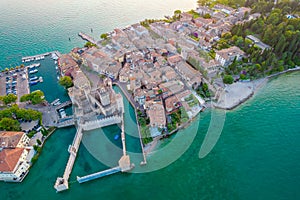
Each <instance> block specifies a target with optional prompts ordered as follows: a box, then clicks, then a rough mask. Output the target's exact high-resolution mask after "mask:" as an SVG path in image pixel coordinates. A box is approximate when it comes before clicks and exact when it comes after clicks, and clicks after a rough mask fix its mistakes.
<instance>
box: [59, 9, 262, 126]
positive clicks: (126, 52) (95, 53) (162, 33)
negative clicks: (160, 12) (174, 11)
mask: <svg viewBox="0 0 300 200" xmlns="http://www.w3.org/2000/svg"><path fill="white" fill-rule="evenodd" d="M195 12H197V13H198V14H199V16H200V17H197V18H194V16H193V15H192V14H189V13H181V14H180V19H179V20H177V21H175V22H172V23H167V22H165V21H163V20H162V21H157V22H154V23H151V24H149V27H147V28H146V27H144V26H142V25H141V24H133V25H131V26H127V27H125V28H116V29H114V30H113V31H112V32H110V33H108V37H107V39H104V40H101V41H99V42H97V47H92V48H83V49H78V48H75V49H73V50H72V52H71V53H70V54H67V55H63V56H62V57H61V58H60V59H59V66H60V70H61V73H62V74H63V75H68V76H71V77H72V78H73V79H74V80H75V81H74V83H75V84H74V87H73V88H71V89H70V90H69V94H70V97H71V99H72V101H73V102H75V105H77V107H76V108H77V109H78V113H83V115H85V114H86V113H84V112H92V111H95V110H97V109H98V110H100V111H101V112H102V113H103V110H105V109H103V108H104V107H105V106H106V104H108V103H115V104H111V105H114V106H112V107H113V108H115V107H117V105H118V101H119V100H118V99H119V97H118V96H116V95H114V97H109V98H108V96H109V95H110V94H111V93H113V91H112V89H111V86H109V84H110V83H109V84H108V85H107V83H104V85H105V84H106V86H99V87H98V88H97V89H94V90H92V89H91V86H89V85H86V83H88V82H89V81H88V80H87V78H86V77H85V78H84V77H83V76H84V74H83V73H82V72H80V73H79V71H80V69H79V67H78V64H82V65H83V66H84V67H86V68H87V69H89V70H92V71H94V72H97V73H98V74H99V75H105V76H106V77H108V78H110V80H111V81H112V82H117V83H120V84H121V85H125V88H126V89H127V90H128V91H129V92H130V94H132V98H133V101H134V103H136V106H137V107H140V108H142V109H144V110H145V111H146V113H147V116H149V118H150V125H151V126H153V127H160V128H163V127H166V124H167V122H168V120H167V119H168V114H170V113H172V112H174V111H176V110H178V109H179V108H180V107H184V109H185V110H186V111H187V113H188V115H189V117H192V116H194V114H195V113H197V112H198V111H199V110H197V109H195V107H197V106H198V107H199V105H200V103H199V102H202V101H201V98H198V97H196V96H197V95H196V94H194V93H193V89H196V88H198V87H199V86H201V84H202V80H203V78H202V74H201V73H200V72H199V71H198V70H196V69H194V68H193V67H192V66H191V65H190V64H189V63H188V62H187V61H189V60H190V59H194V60H195V61H196V62H197V63H198V64H199V67H201V68H202V69H203V70H205V71H207V72H208V73H210V72H215V71H217V70H219V69H221V68H223V67H226V66H227V65H229V64H230V63H231V62H232V61H233V60H234V59H237V60H240V59H241V58H243V57H244V56H246V54H245V53H244V52H243V51H242V50H240V49H239V48H238V47H235V46H234V47H230V48H228V49H223V50H220V51H216V56H215V59H211V58H210V57H209V56H208V57H204V56H203V55H202V54H201V52H208V51H209V50H211V49H212V45H213V44H215V43H216V42H217V41H218V40H219V39H220V37H221V36H222V34H224V33H227V32H229V31H230V30H231V28H232V26H233V25H235V24H237V23H243V22H244V21H246V20H250V19H253V18H257V17H259V14H257V13H254V14H250V12H251V9H250V8H245V7H241V8H238V9H237V10H235V9H233V8H230V7H227V6H224V5H220V4H217V5H215V6H214V8H212V9H210V8H208V7H205V6H200V7H198V8H197V10H196V11H195ZM205 16H210V17H205ZM80 74H82V75H80ZM81 76H82V77H81ZM76 77H77V78H76ZM87 94H88V95H87ZM193 97H194V98H193ZM105 99H116V100H111V101H110V102H109V101H107V102H106V101H105ZM195 99H198V103H194V102H193V101H195V102H196V100H195ZM79 100H80V101H81V103H79ZM191 101H192V102H191ZM85 105H92V106H85ZM113 108H112V109H107V112H108V113H110V114H112V113H114V112H116V111H115V110H114V109H113ZM86 110H87V111H86ZM117 110H118V109H117Z"/></svg>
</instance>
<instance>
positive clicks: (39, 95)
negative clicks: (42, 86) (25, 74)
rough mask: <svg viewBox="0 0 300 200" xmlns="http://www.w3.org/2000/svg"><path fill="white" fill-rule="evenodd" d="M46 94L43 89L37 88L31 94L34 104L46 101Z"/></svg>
mask: <svg viewBox="0 0 300 200" xmlns="http://www.w3.org/2000/svg"><path fill="white" fill-rule="evenodd" d="M44 98H45V95H44V93H43V92H42V91H40V90H36V91H34V92H32V93H31V94H30V100H31V103H32V104H33V105H36V104H40V103H42V102H43V101H44Z"/></svg>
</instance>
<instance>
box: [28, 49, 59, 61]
mask: <svg viewBox="0 0 300 200" xmlns="http://www.w3.org/2000/svg"><path fill="white" fill-rule="evenodd" d="M51 54H55V55H56V56H57V57H60V56H61V53H60V52H59V51H51V52H47V53H43V54H38V55H34V56H25V57H22V62H23V63H24V62H31V61H35V60H42V59H44V58H45V57H46V56H49V55H51Z"/></svg>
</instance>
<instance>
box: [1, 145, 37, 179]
mask: <svg viewBox="0 0 300 200" xmlns="http://www.w3.org/2000/svg"><path fill="white" fill-rule="evenodd" d="M30 151H33V150H32V149H26V148H14V149H2V150H1V149H0V181H5V182H21V181H22V180H23V178H24V177H25V176H26V174H27V172H28V169H29V167H30V159H31V157H32V156H30V155H32V152H30Z"/></svg>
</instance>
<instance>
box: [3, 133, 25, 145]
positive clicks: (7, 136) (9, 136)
mask: <svg viewBox="0 0 300 200" xmlns="http://www.w3.org/2000/svg"><path fill="white" fill-rule="evenodd" d="M23 134H24V133H23V132H14V131H3V132H0V147H16V146H17V145H18V143H19V141H20V139H21V138H22V136H23Z"/></svg>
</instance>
